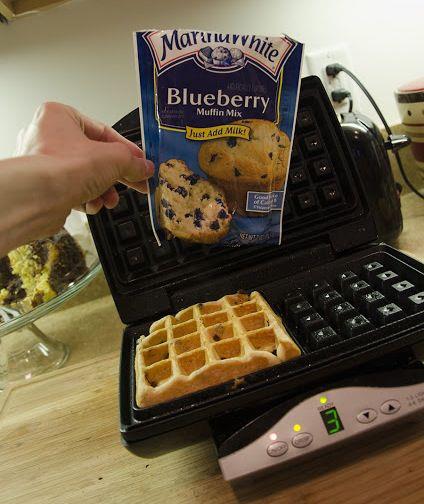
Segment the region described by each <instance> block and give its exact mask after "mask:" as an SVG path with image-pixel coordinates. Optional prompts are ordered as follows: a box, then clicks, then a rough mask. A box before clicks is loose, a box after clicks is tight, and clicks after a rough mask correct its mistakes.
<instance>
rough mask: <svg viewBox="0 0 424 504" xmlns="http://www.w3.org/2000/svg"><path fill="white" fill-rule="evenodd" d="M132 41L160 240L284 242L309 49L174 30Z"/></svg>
mask: <svg viewBox="0 0 424 504" xmlns="http://www.w3.org/2000/svg"><path fill="white" fill-rule="evenodd" d="M134 41H135V52H136V61H137V70H138V84H139V91H140V95H139V96H140V121H141V126H142V138H143V147H144V149H145V151H146V155H147V157H148V158H149V159H151V160H152V161H153V162H154V163H155V166H156V173H155V176H154V177H153V178H152V179H151V180H150V181H149V208H150V215H151V219H152V227H153V231H154V234H155V237H156V239H157V241H158V243H160V242H161V239H164V238H167V239H170V238H174V237H175V238H178V239H180V240H184V241H188V242H194V243H204V244H214V243H216V244H219V245H225V246H240V245H243V244H264V245H270V244H274V245H278V244H281V241H282V214H283V204H284V192H285V186H286V180H287V174H288V170H289V162H290V153H291V144H292V138H293V133H294V123H295V117H296V109H297V101H298V95H299V84H300V72H301V62H302V53H303V45H302V44H300V43H299V42H296V41H294V40H292V39H291V38H289V37H287V36H285V35H281V36H274V37H271V36H258V35H238V34H222V33H214V32H204V31H198V30H178V29H175V30H147V31H140V32H136V33H135V37H134Z"/></svg>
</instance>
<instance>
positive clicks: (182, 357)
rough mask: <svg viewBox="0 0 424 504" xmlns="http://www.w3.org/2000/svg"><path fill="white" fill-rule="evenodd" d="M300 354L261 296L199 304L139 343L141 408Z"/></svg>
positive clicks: (160, 325)
mask: <svg viewBox="0 0 424 504" xmlns="http://www.w3.org/2000/svg"><path fill="white" fill-rule="evenodd" d="M298 355H300V350H299V348H298V346H297V345H296V344H295V343H294V341H293V340H292V339H291V338H290V336H289V335H288V333H287V331H286V329H285V327H284V326H283V324H282V322H281V319H280V317H278V316H277V315H276V314H275V313H274V312H273V310H272V309H271V307H270V306H269V304H268V303H267V302H266V301H265V299H264V298H263V297H262V296H261V295H260V294H259V293H258V292H252V293H251V294H250V295H249V294H242V293H238V294H233V295H228V296H224V297H222V298H221V299H218V300H217V301H211V302H208V303H203V304H196V305H193V306H190V307H189V308H186V309H184V310H182V311H180V312H179V313H177V315H176V316H175V317H173V316H171V315H167V316H166V317H164V318H162V319H160V320H158V321H156V322H154V323H153V324H152V325H151V327H150V332H149V335H148V336H142V337H141V338H139V340H138V342H137V352H136V357H135V371H136V385H137V386H136V401H137V405H138V406H139V407H145V406H150V405H153V404H157V403H160V402H164V401H168V400H171V399H174V398H176V397H179V396H182V395H185V394H189V393H192V392H195V391H197V390H200V389H203V388H206V387H210V386H212V385H216V384H218V383H223V382H225V381H228V380H231V379H234V378H238V377H241V376H243V375H246V374H248V373H252V372H254V371H257V370H259V369H263V368H266V367H269V366H273V365H275V364H279V363H281V362H284V361H287V360H289V359H292V358H294V357H297V356H298Z"/></svg>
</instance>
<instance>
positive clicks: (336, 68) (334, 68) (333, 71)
mask: <svg viewBox="0 0 424 504" xmlns="http://www.w3.org/2000/svg"><path fill="white" fill-rule="evenodd" d="M326 72H327V75H329V76H331V77H335V76H336V75H337V74H338V73H340V72H344V73H346V74H347V75H349V77H350V78H351V79H352V80H353V81H355V82H356V84H357V85H358V86H359V87H360V89H361V90H362V91H363V93H364V94H365V96H366V97H367V98H368V100H369V101H370V102H371V105H372V106H373V107H374V109H375V111H376V112H377V114H378V116H379V118H380V119H381V122H382V123H383V125H384V128H385V130H386V131H387V134H388V135H391V134H392V130H391V128H390V126H389V125H388V124H387V121H386V119H385V118H384V116H383V114H382V112H381V110H380V109H379V107H378V105H377V103H376V102H375V100H374V98H373V97H372V96H371V95H370V93H369V92H368V90H367V88H366V87H365V86H364V85H363V84H362V82H361V81H360V80H359V79H358V77H356V75H355V74H353V73H352V72H351V71H350V70H349V69H348V68H346V67H344V66H343V65H340V64H339V63H334V64H333V65H328V66H327V67H326ZM393 154H394V156H395V158H396V161H397V164H398V166H399V171H400V174H401V175H402V177H403V179H404V181H405V184H406V185H407V186H408V187H409V188H410V189H411V191H412V192H414V193H415V194H416V195H417V196H419V197H420V198H422V199H424V195H423V194H421V193H420V192H419V191H418V189H417V188H416V187H415V186H414V185H413V184H412V182H411V181H410V180H409V178H408V176H407V175H406V173H405V170H404V168H403V164H402V161H401V159H400V156H399V153H398V152H396V151H395V152H393Z"/></svg>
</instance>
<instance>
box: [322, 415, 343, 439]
mask: <svg viewBox="0 0 424 504" xmlns="http://www.w3.org/2000/svg"><path fill="white" fill-rule="evenodd" d="M320 415H321V418H322V421H323V422H324V425H325V428H326V429H327V433H328V434H330V435H331V434H337V433H338V432H340V431H342V430H344V427H343V423H342V420H341V418H340V417H339V413H338V411H337V409H336V408H329V409H326V410H324V411H320Z"/></svg>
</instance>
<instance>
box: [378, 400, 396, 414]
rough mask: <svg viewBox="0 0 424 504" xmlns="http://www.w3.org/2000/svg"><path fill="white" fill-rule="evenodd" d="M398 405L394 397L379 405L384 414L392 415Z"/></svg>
mask: <svg viewBox="0 0 424 504" xmlns="http://www.w3.org/2000/svg"><path fill="white" fill-rule="evenodd" d="M400 406H401V405H400V402H399V401H396V399H390V401H386V402H384V403H383V404H382V405H381V406H380V410H381V412H382V413H384V414H385V415H393V414H394V413H397V412H398V411H399V410H400Z"/></svg>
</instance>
